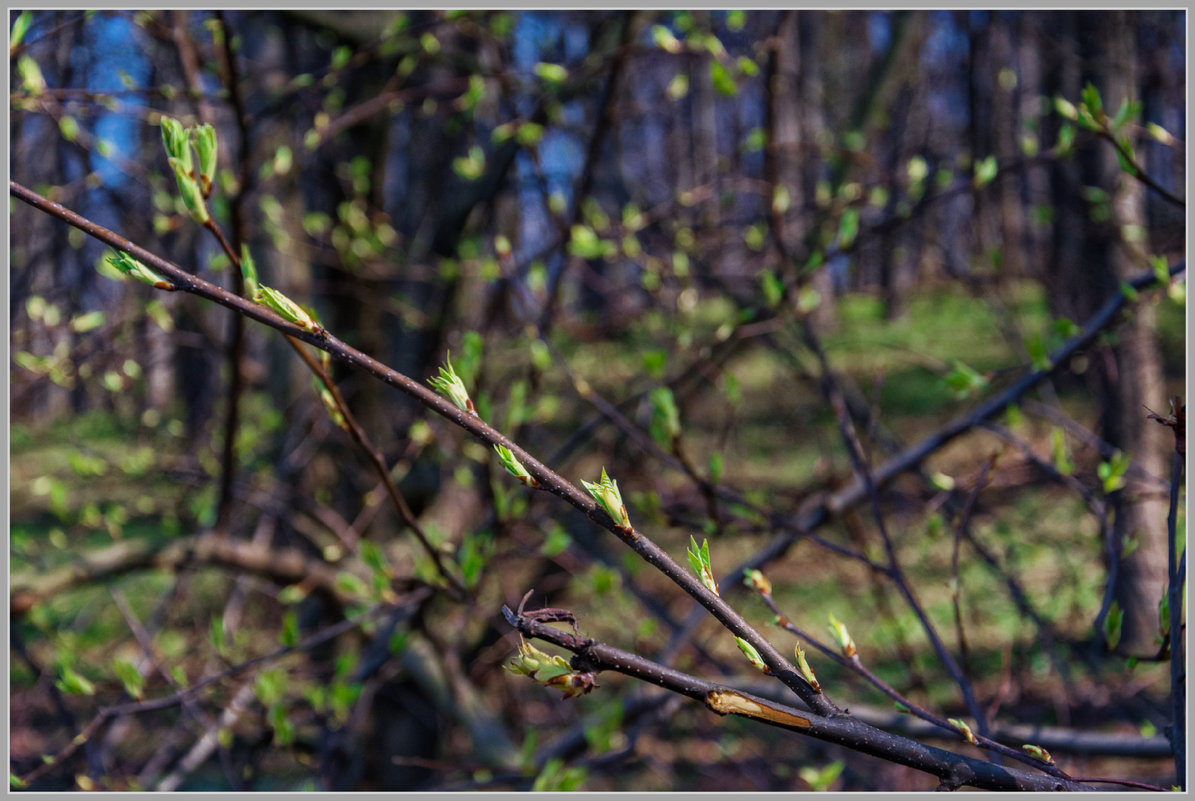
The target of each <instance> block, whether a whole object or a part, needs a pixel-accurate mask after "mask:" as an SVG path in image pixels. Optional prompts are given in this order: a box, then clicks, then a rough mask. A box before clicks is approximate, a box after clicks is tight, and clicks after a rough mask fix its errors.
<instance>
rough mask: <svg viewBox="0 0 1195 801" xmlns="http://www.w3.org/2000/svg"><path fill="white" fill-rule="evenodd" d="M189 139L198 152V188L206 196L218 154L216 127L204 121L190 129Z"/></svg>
mask: <svg viewBox="0 0 1195 801" xmlns="http://www.w3.org/2000/svg"><path fill="white" fill-rule="evenodd" d="M191 141H192V142H193V143H194V144H195V152H196V153H198V154H199V188H200V190H202V192H203V196H204V197H207V196H208V195H210V194H211V193H212V181H213V180H214V179H215V175H216V162H217V158H218V156H219V150H218V147H217V145H216V129H215V128H213V127H212V126H211V124H210V123H206V122H205V123H204V124H203V125H200V126H199V127H198V128H193V129H192V130H191Z"/></svg>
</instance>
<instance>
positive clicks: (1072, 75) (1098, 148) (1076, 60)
mask: <svg viewBox="0 0 1195 801" xmlns="http://www.w3.org/2000/svg"><path fill="white" fill-rule="evenodd" d="M1127 13H1128V12H1099V13H1084V14H1077V15H1067V14H1062V15H1060V17H1059V27H1058V28H1056V30H1062V31H1066V33H1068V34H1069V39H1070V41H1069V42H1068V43H1067V44H1071V43H1073V45H1072V46H1070V47H1064V48H1062V50H1063V51H1065V52H1063V53H1060V61H1058V62H1057V63H1056V64H1055V65H1054V69H1053V70H1052V72H1051V75H1050V76H1049V79H1050V83H1051V84H1052V88H1053V89H1054V91H1057V92H1060V93H1061V94H1063V95H1064V96H1066V97H1067V98H1070V99H1072V100H1077V99H1078V97H1079V94H1080V92H1081V90H1082V87H1083V86H1084V85H1086V83H1087V82H1088V81H1090V82H1091V83H1092V84H1094V85H1095V86H1096V88H1097V89H1099V90H1100V94H1101V96H1102V99H1103V105H1104V107H1105V108H1106V109H1111V110H1112V111H1115V109H1117V108H1118V107H1119V106H1120V104H1121V102H1122V101H1123V100H1124V99H1125V98H1132V99H1135V98H1136V97H1137V95H1138V92H1137V87H1136V80H1137V74H1136V67H1135V63H1134V59H1135V57H1136V53H1135V49H1136V48H1135V44H1134V41H1133V28H1132V27H1131V26H1130V24H1129V21H1128V20H1127V19H1125V16H1126V14H1127ZM1080 140H1082V141H1081V143H1080V146H1079V147H1078V148H1077V155H1076V159H1075V160H1074V161H1070V162H1062V163H1060V164H1058V165H1057V166H1056V167H1055V170H1054V176H1053V177H1054V181H1053V184H1054V187H1053V188H1054V202H1055V208H1056V210H1057V217H1056V220H1055V232H1054V233H1055V239H1054V263H1053V269H1054V273H1053V275H1052V276H1051V277H1050V280H1049V282H1048V284H1047V286H1048V290H1049V291H1048V294H1049V297H1050V298H1051V300H1052V301H1053V302H1054V304H1055V311H1056V312H1057V313H1059V314H1064V315H1066V316H1068V317H1070V318H1071V319H1076V320H1077V319H1083V318H1084V317H1085V316H1087V314H1088V313H1089V312H1090V311H1091V310H1093V309H1094V308H1095V307H1096V306H1098V305H1099V304H1100V303H1102V302H1103V301H1104V300H1105V299H1106V298H1107V297H1108V296H1109V295H1110V294H1112V293H1113V292H1116V291H1117V287H1118V285H1119V283H1120V281H1121V280H1123V279H1124V278H1126V277H1128V276H1130V275H1133V274H1135V273H1138V272H1140V271H1141V270H1142V269H1143V268H1144V266H1145V262H1144V259H1143V253H1142V250H1141V248H1142V245H1143V242H1142V241H1141V240H1140V237H1141V236H1143V232H1144V230H1145V229H1144V224H1145V218H1144V211H1145V204H1144V187H1143V185H1142V184H1141V183H1140V182H1139V181H1137V180H1135V179H1133V178H1131V177H1129V176H1128V175H1126V174H1125V173H1124V172H1122V171H1121V170H1120V167H1119V165H1118V163H1117V159H1116V155H1115V153H1114V152H1113V149H1112V148H1111V146H1110V145H1108V143H1106V142H1103V141H1097V140H1094V138H1093V137H1082V136H1080ZM1085 186H1096V187H1103V188H1108V189H1109V197H1108V200H1107V204H1106V207H1105V208H1101V204H1100V203H1099V202H1096V203H1089V202H1087V201H1085V200H1084V197H1083V194H1082V189H1083V187H1085ZM1154 329H1155V323H1154V310H1153V307H1152V306H1150V305H1149V304H1148V303H1141V304H1138V305H1136V306H1135V307H1134V308H1133V310H1132V314H1131V315H1130V316H1129V319H1128V320H1127V321H1126V322H1124V323H1123V324H1122V325H1120V326H1119V327H1118V328H1117V329H1116V342H1115V344H1114V345H1112V346H1111V347H1108V348H1104V349H1103V350H1101V351H1100V352H1099V353H1098V354H1097V355H1096V358H1095V359H1094V360H1093V366H1094V369H1093V370H1091V371H1090V373H1089V380H1090V381H1092V382H1093V383H1094V384H1095V385H1096V388H1095V392H1096V395H1097V397H1102V398H1106V399H1107V401H1106V403H1107V405H1106V407H1105V408H1104V409H1103V413H1102V435H1103V437H1104V438H1105V439H1107V440H1108V441H1109V442H1111V443H1112V444H1114V445H1116V446H1117V447H1118V448H1120V449H1122V450H1123V451H1124V452H1125V453H1126V454H1128V455H1129V456H1131V457H1132V458H1133V459H1134V460H1135V461H1137V462H1138V463H1139V464H1140V465H1141V467H1143V468H1144V469H1145V470H1147V471H1148V472H1150V473H1152V474H1154V475H1159V476H1164V475H1167V474H1168V467H1167V465H1168V452H1169V448H1170V447H1171V446H1172V443H1168V442H1167V437H1166V434H1167V432H1166V431H1165V429H1163V428H1162V427H1161V426H1158V425H1156V424H1154V423H1152V422H1150V421H1149V420H1147V419H1146V417H1145V409H1144V407H1145V406H1150V407H1153V408H1155V409H1162V408H1165V405H1166V399H1165V388H1164V384H1163V381H1162V372H1161V365H1160V357H1159V354H1158V346H1157V342H1156V339H1155V330H1154ZM1143 490H1145V488H1140V487H1137V486H1134V485H1133V484H1130V485H1129V486H1128V487H1126V488H1125V489H1124V490H1121V491H1119V492H1117V493H1114V494H1113V496H1112V498H1111V500H1112V510H1113V521H1112V527H1113V543H1114V547H1115V549H1116V554H1117V555H1116V556H1115V557H1113V558H1117V559H1119V563H1118V565H1116V569H1115V570H1113V571H1112V575H1113V576H1114V577H1115V578H1114V581H1115V586H1114V587H1113V597H1114V599H1115V601H1116V603H1117V605H1118V606H1119V608H1120V609H1121V610H1122V611H1123V612H1124V622H1123V629H1122V635H1121V639H1120V644H1119V648H1118V650H1119V651H1120V652H1121V653H1124V654H1126V655H1134V656H1152V655H1154V654H1156V653H1157V651H1158V645H1157V643H1156V642H1155V637H1156V636H1157V635H1158V602H1159V601H1160V600H1161V597H1162V594H1163V593H1164V591H1165V586H1166V581H1167V567H1166V513H1167V508H1166V503H1167V501H1166V498H1165V497H1164V496H1162V495H1161V494H1159V493H1157V492H1156V490H1154V489H1153V488H1148V490H1145V491H1143ZM1147 493H1148V494H1147Z"/></svg>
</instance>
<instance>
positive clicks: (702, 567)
mask: <svg viewBox="0 0 1195 801" xmlns="http://www.w3.org/2000/svg"><path fill="white" fill-rule="evenodd" d="M689 566H690V567H692V568H693V572H694V573H696V574H697V578H699V579H701V583H702V584H704V585H705V588H706V589H707V590H709V591H710V592H712V593H713V594H714V595H717V594H718V582H716V581H714V568H713V566H712V565H711V564H710V541H709V540H702V542H701V547H700V548H698V547H697V540H696V539H695V538H694V537H693V535H691V534H690V535H689Z"/></svg>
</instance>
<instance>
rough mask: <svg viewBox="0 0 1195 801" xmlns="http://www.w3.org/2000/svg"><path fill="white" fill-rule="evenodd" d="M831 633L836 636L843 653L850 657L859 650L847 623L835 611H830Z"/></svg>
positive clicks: (835, 638) (835, 639)
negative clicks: (836, 615) (835, 614)
mask: <svg viewBox="0 0 1195 801" xmlns="http://www.w3.org/2000/svg"><path fill="white" fill-rule="evenodd" d="M829 628H830V634H832V635H833V636H834V641H835V642H836V643H838V648H839V649H840V650H841V651H842V655H843V656H845V657H846V658H847V659H850V658H851V657H852V656H854V655H855V654H856V653H858V651H857V650H856V649H855V641H854V640H852V639H851V633H850V632H849V631H847V628H846V625H845V624H844V623H843V622H842V621H840V620H839V619H838V618H836V617H834V613H833V612H831V613H830V626H829Z"/></svg>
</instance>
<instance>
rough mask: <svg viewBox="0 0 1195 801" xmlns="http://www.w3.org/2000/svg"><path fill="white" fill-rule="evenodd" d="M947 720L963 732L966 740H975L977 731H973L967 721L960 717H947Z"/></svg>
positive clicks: (970, 741)
mask: <svg viewBox="0 0 1195 801" xmlns="http://www.w3.org/2000/svg"><path fill="white" fill-rule="evenodd" d="M946 720H948V721H949V722H950V725H951V726H954V727H955V728H956V729H958V730H959V731H960V732H962V734H963V739H964V740H966V741H967V742H969V743H974V742H975V733H974V732H972V731H971V727H970V726H968V725H967V724H966V722H965V721H962V720H959V719H958V718H947V719H946Z"/></svg>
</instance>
